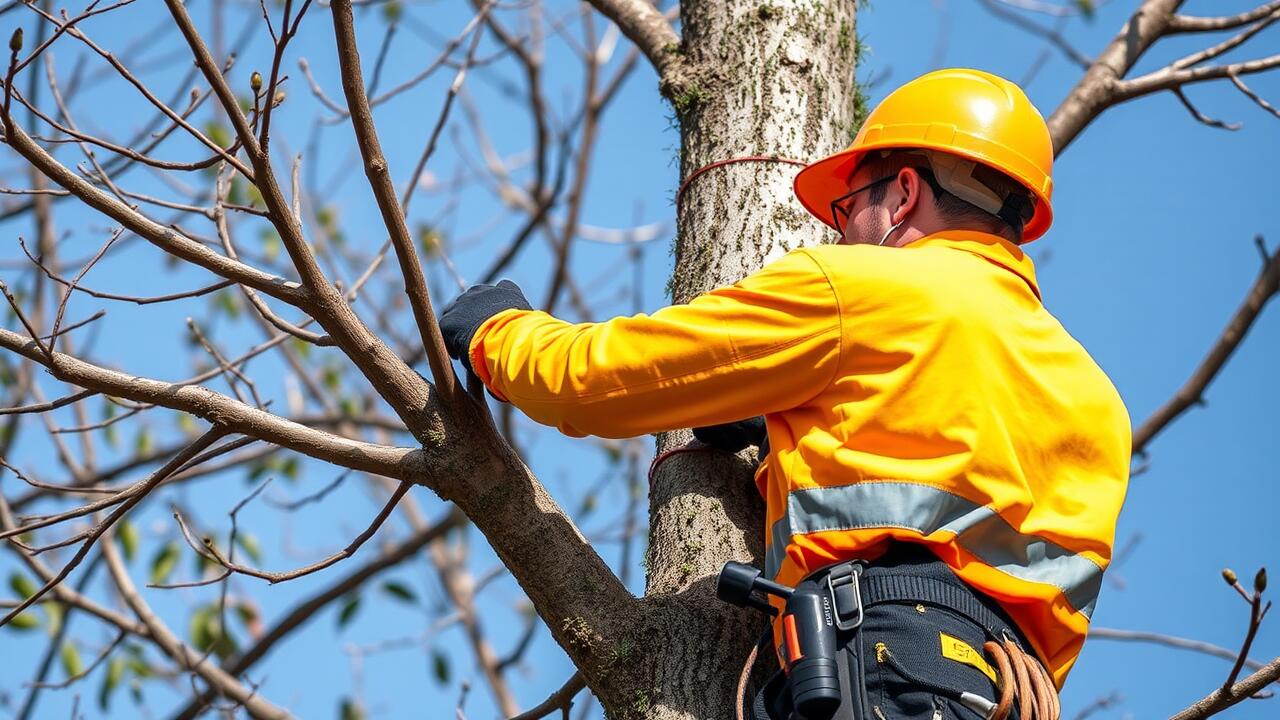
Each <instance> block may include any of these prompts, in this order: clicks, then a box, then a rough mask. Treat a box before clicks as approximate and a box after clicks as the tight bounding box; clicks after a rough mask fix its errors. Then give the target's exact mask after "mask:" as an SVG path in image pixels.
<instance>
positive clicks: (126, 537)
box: [116, 519, 138, 562]
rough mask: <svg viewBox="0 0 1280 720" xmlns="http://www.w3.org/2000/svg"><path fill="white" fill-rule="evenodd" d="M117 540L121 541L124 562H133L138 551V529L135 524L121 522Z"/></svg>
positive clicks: (117, 530)
mask: <svg viewBox="0 0 1280 720" xmlns="http://www.w3.org/2000/svg"><path fill="white" fill-rule="evenodd" d="M116 540H118V541H120V551H121V552H123V553H124V561H125V562H130V561H132V560H133V555H134V553H135V552H137V550H138V528H137V526H135V525H134V524H133V523H131V522H129V521H128V520H127V519H126V520H121V521H120V525H119V527H117V528H116Z"/></svg>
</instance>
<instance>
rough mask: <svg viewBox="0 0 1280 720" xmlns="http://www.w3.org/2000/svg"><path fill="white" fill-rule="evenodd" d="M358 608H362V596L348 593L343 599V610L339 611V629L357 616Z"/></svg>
mask: <svg viewBox="0 0 1280 720" xmlns="http://www.w3.org/2000/svg"><path fill="white" fill-rule="evenodd" d="M358 610H360V596H359V595H348V596H347V597H346V599H345V600H343V601H342V610H340V611H339V612H338V629H342V628H344V627H346V626H347V625H348V624H349V623H350V622H351V621H352V620H353V619H354V618H355V616H356V612H357V611H358Z"/></svg>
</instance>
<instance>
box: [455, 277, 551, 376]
mask: <svg viewBox="0 0 1280 720" xmlns="http://www.w3.org/2000/svg"><path fill="white" fill-rule="evenodd" d="M513 308H518V309H520V310H532V309H533V306H532V305H530V304H529V301H528V300H527V299H526V298H525V296H524V293H523V292H521V291H520V288H519V287H518V286H517V285H516V284H515V283H513V282H511V281H510V280H502V281H501V282H499V283H498V284H497V285H472V286H471V287H469V288H467V291H466V292H464V293H462V294H461V295H459V296H458V297H457V298H456V299H455V300H454V301H453V302H451V303H449V304H448V305H447V306H445V309H444V310H443V311H441V312H440V334H441V335H443V336H444V346H445V348H446V349H448V350H449V356H450V357H453V358H457V359H458V360H461V361H462V363H463V364H464V365H466V366H467V368H468V369H470V370H471V371H472V372H475V369H474V368H472V367H471V358H470V357H469V356H470V352H468V351H469V350H470V348H471V339H472V338H473V337H475V335H476V331H477V330H479V329H480V326H481V325H483V324H484V322H485V321H486V320H488V319H489V318H491V317H493V316H494V315H497V314H498V313H500V312H502V311H503V310H511V309H513Z"/></svg>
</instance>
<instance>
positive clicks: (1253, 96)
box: [1227, 72, 1280, 119]
mask: <svg viewBox="0 0 1280 720" xmlns="http://www.w3.org/2000/svg"><path fill="white" fill-rule="evenodd" d="M1227 76H1228V77H1230V78H1231V83H1232V84H1233V85H1235V86H1236V89H1238V90H1239V91H1240V92H1242V93H1244V95H1245V97H1247V98H1249V99H1250V100H1252V101H1253V102H1254V103H1256V104H1257V105H1258V107H1260V108H1262V109H1263V110H1266V111H1267V112H1269V113H1271V114H1272V115H1274V116H1276V118H1277V119H1280V108H1277V107H1276V106H1274V105H1272V104H1271V103H1269V102H1267V101H1266V100H1264V99H1263V98H1262V97H1261V96H1260V95H1258V94H1257V93H1255V92H1254V91H1252V90H1250V89H1249V86H1248V85H1245V84H1244V81H1242V80H1241V79H1240V78H1239V77H1236V74H1235V73H1234V72H1233V73H1228V74H1227Z"/></svg>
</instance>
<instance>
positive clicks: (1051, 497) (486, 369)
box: [471, 231, 1130, 685]
mask: <svg viewBox="0 0 1280 720" xmlns="http://www.w3.org/2000/svg"><path fill="white" fill-rule="evenodd" d="M471 360H472V365H473V367H475V368H476V370H477V372H478V373H479V374H480V375H481V377H482V379H483V380H484V381H485V383H486V384H487V385H488V386H489V388H490V389H491V390H492V391H493V392H494V393H495V394H497V395H499V396H500V397H504V398H506V399H509V400H510V401H511V402H512V403H514V404H515V405H516V406H517V407H519V408H520V409H522V410H524V411H525V412H526V413H528V414H529V416H530V417H532V418H533V419H535V420H537V421H539V422H542V423H546V424H549V425H554V426H556V427H558V428H560V429H561V430H562V431H563V432H565V433H567V434H570V435H579V436H580V435H585V434H594V435H601V436H605V437H624V436H634V435H639V434H644V433H652V432H658V431H663V430H672V429H676V428H682V427H696V426H701V425H711V424H715V423H721V422H728V421H732V420H738V419H742V418H746V417H752V416H755V415H761V414H763V415H765V417H766V421H767V425H768V432H769V442H770V445H771V448H772V451H771V453H770V454H769V456H768V458H767V461H766V462H765V463H764V464H763V465H762V466H761V467H760V470H759V471H758V473H757V476H756V481H757V484H758V485H759V487H760V490H761V493H762V494H763V495H764V497H765V500H766V507H767V509H766V528H765V533H766V574H767V575H768V576H769V577H772V578H776V579H777V580H779V581H780V582H784V583H787V584H794V583H795V582H796V581H798V580H799V579H800V578H802V577H803V576H804V575H806V574H808V573H809V572H811V571H813V570H816V569H818V568H821V567H823V566H825V565H828V564H830V563H832V562H836V561H839V560H844V559H850V558H856V557H861V558H866V559H874V557H875V556H876V555H877V554H878V553H880V552H882V550H883V548H884V546H885V544H886V543H887V542H888V541H889V540H891V539H898V540H906V541H911V542H918V543H924V544H926V545H928V546H930V547H931V548H932V549H933V551H934V552H935V553H936V554H937V555H938V556H939V557H940V558H941V559H943V560H944V561H946V562H947V563H948V564H949V565H950V566H951V567H952V568H953V569H954V570H955V571H956V573H957V574H958V575H959V576H960V577H961V578H963V579H964V580H965V581H966V582H968V583H969V584H970V585H972V586H974V587H976V588H978V589H979V590H981V591H983V592H985V593H987V594H988V595H991V596H992V597H994V598H995V599H996V600H997V601H999V602H1000V604H1001V605H1002V607H1004V608H1005V610H1006V611H1007V612H1008V613H1009V614H1010V616H1011V617H1012V618H1013V619H1014V621H1015V622H1017V623H1018V625H1019V627H1020V628H1022V630H1023V631H1024V632H1025V633H1026V635H1027V636H1028V638H1029V639H1030V640H1031V642H1032V644H1033V645H1034V646H1035V650H1036V651H1037V653H1038V654H1039V655H1040V657H1041V658H1042V659H1043V660H1044V661H1045V663H1046V666H1047V667H1048V669H1049V671H1050V672H1051V673H1052V674H1053V675H1054V677H1055V679H1056V681H1057V682H1058V684H1059V685H1061V683H1062V681H1063V680H1064V679H1065V678H1066V675H1067V672H1068V671H1069V670H1070V668H1071V665H1072V663H1074V662H1075V659H1076V657H1077V656H1078V655H1079V652H1080V648H1081V645H1082V643H1083V641H1084V637H1085V634H1086V632H1087V630H1088V621H1089V616H1090V614H1091V613H1092V611H1093V607H1094V603H1095V602H1096V599H1097V594H1098V591H1099V590H1100V588H1101V578H1102V572H1103V570H1105V568H1106V566H1107V564H1108V563H1109V562H1110V559H1111V552H1112V547H1113V542H1114V534H1115V524H1116V519H1117V516H1118V514H1119V512H1120V506H1121V504H1122V502H1123V500H1124V494H1125V488H1126V485H1127V481H1128V469H1129V450H1130V427H1129V418H1128V414H1127V413H1126V411H1125V408H1124V405H1123V404H1122V402H1121V400H1120V397H1119V395H1118V394H1117V393H1116V391H1115V389H1114V388H1113V387H1112V385H1111V383H1110V381H1109V380H1108V379H1107V378H1106V376H1105V375H1104V374H1103V373H1102V371H1101V370H1100V369H1099V368H1098V367H1097V365H1096V364H1095V363H1094V362H1093V360H1092V359H1091V358H1090V357H1089V355H1088V354H1087V353H1086V352H1085V350H1084V349H1083V348H1082V347H1081V346H1080V345H1079V343H1077V342H1076V341H1075V340H1074V339H1073V338H1072V337H1071V336H1070V335H1069V334H1067V332H1066V331H1065V330H1064V329H1063V328H1062V326H1061V325H1060V324H1059V323H1058V321H1057V320H1056V319H1054V318H1053V316H1052V315H1050V314H1049V312H1048V311H1047V310H1045V308H1044V306H1043V304H1042V303H1041V301H1040V296H1039V289H1038V286H1037V285H1036V279H1035V272H1034V269H1033V267H1032V263H1031V260H1030V258H1028V257H1027V256H1026V255H1025V254H1024V253H1023V252H1022V251H1021V250H1020V249H1019V248H1018V247H1017V246H1016V245H1014V244H1012V243H1009V242H1007V241H1005V240H1003V239H1002V238H999V237H997V236H994V235H989V234H986V233H979V232H970V231H948V232H945V233H940V234H938V235H933V236H930V237H927V238H923V239H921V240H917V241H916V242H913V243H911V244H909V245H907V246H905V247H902V248H885V247H877V246H871V245H852V246H847V245H825V246H819V247H813V248H805V249H801V250H796V251H793V252H791V253H789V254H787V255H786V256H784V257H783V258H781V259H779V260H777V261H775V262H773V263H771V264H769V265H768V266H766V267H765V268H763V269H762V270H760V271H759V272H757V273H755V274H753V275H751V276H749V277H747V278H745V279H743V280H742V281H741V282H739V283H737V284H735V285H733V286H730V287H726V288H720V289H717V290H713V291H711V292H709V293H706V294H705V295H702V296H699V297H697V298H695V299H694V300H692V301H691V302H689V303H688V304H687V305H678V306H673V307H668V308H664V309H662V310H659V311H657V312H655V313H653V314H652V315H637V316H634V317H623V318H615V319H613V320H609V321H607V322H602V323H584V324H577V325H574V324H570V323H566V322H563V321H560V320H557V319H555V318H553V317H551V316H549V315H547V314H546V313H541V312H536V311H523V310H510V311H506V312H503V313H500V314H498V315H496V316H494V317H493V318H491V319H490V320H489V321H488V322H487V323H486V324H485V325H483V326H482V327H481V329H480V331H479V332H477V333H476V336H475V338H474V339H473V341H472V345H471Z"/></svg>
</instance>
